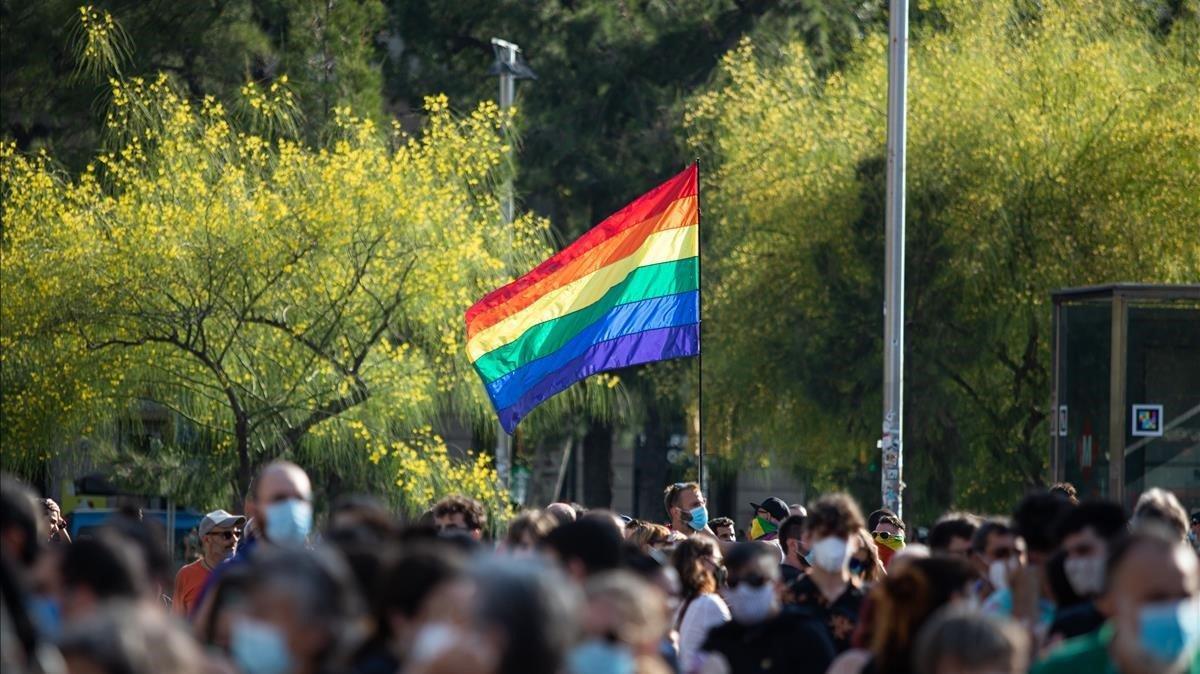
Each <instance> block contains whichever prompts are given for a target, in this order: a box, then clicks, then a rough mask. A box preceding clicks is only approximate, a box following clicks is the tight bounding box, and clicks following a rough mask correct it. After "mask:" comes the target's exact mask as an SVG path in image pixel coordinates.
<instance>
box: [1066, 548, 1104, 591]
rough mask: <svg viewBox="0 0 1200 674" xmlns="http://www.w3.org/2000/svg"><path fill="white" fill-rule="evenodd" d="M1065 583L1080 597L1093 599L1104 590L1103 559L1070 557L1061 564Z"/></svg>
mask: <svg viewBox="0 0 1200 674" xmlns="http://www.w3.org/2000/svg"><path fill="white" fill-rule="evenodd" d="M1063 571H1064V572H1066V574H1067V582H1069V583H1070V584H1071V589H1072V590H1075V594H1077V595H1079V596H1080V597H1094V596H1096V595H1098V594H1100V591H1101V590H1103V589H1104V558H1103V557H1099V556H1092V557H1071V558H1068V559H1067V561H1065V562H1063Z"/></svg>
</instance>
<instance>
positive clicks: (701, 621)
mask: <svg viewBox="0 0 1200 674" xmlns="http://www.w3.org/2000/svg"><path fill="white" fill-rule="evenodd" d="M686 606H687V613H684V614H683V620H677V621H676V623H677V624H678V625H679V669H680V671H682V672H684V674H690V673H691V672H694V671H695V670H696V667H697V665H698V661H697V658H696V656H697V655H698V654H699V653H700V647H701V646H703V645H704V640H705V639H707V638H708V631H709V630H711V629H712V628H714V627H716V626H718V625H723V624H725V623H727V622H729V620H730V616H729V607H728V606H726V605H725V600H724V599H721V595H719V594H716V593H715V592H714V593H710V594H702V595H700V596H699V597H696V598H695V599H693V600H692V601H691V603H688V604H686ZM680 608H681V610H682V607H680Z"/></svg>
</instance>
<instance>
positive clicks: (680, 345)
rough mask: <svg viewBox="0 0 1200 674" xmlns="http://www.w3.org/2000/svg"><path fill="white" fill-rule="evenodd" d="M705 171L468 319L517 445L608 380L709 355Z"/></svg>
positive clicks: (588, 237)
mask: <svg viewBox="0 0 1200 674" xmlns="http://www.w3.org/2000/svg"><path fill="white" fill-rule="evenodd" d="M697 176H698V169H697V166H696V165H695V164H693V165H692V166H689V167H688V168H687V169H686V170H684V171H683V172H682V173H680V174H679V175H677V176H675V177H674V178H671V179H670V180H668V181H667V182H665V183H663V184H661V185H659V186H658V187H656V188H654V189H653V190H650V191H649V192H647V193H646V194H644V195H642V196H641V197H638V199H637V200H636V201H634V202H633V203H631V204H629V205H628V206H626V207H625V208H622V209H621V210H619V211H617V212H616V213H614V214H613V215H611V216H609V217H608V218H607V219H606V220H605V221H604V222H601V223H600V224H599V225H596V226H595V227H594V228H592V229H591V231H589V232H588V233H586V234H584V235H583V236H582V237H580V238H579V239H578V240H576V241H575V242H574V243H572V244H571V245H569V246H567V247H566V248H564V249H563V250H561V251H559V252H558V253H557V254H556V255H554V256H553V257H551V258H550V259H548V260H546V261H545V262H543V263H541V264H540V265H538V266H537V267H536V268H535V269H534V270H533V271H531V272H529V273H528V274H526V275H524V276H522V277H521V278H519V279H517V280H515V281H513V282H512V283H509V284H508V285H506V286H504V287H502V288H499V289H497V290H494V291H492V292H491V293H489V294H488V295H487V296H486V297H484V298H483V299H481V300H479V302H477V303H476V304H475V305H474V306H472V307H471V308H470V309H468V310H467V315H466V318H467V355H468V357H469V358H470V359H471V363H472V364H474V366H475V371H476V372H478V373H479V376H480V377H481V378H483V382H484V384H485V385H486V386H487V392H488V396H489V397H491V399H492V405H493V406H495V408H496V414H498V415H499V417H500V424H501V425H502V426H503V427H504V430H505V431H507V432H508V433H510V434H511V433H512V432H513V430H514V429H516V427H517V424H518V423H519V422H520V421H521V419H522V418H524V417H525V415H527V414H529V412H530V411H531V410H533V408H534V407H537V406H538V405H539V404H541V403H542V402H543V401H544V400H546V399H547V398H549V397H551V396H553V395H554V394H556V393H558V392H560V391H562V390H564V389H566V388H567V387H568V386H570V385H571V384H574V383H575V382H577V381H579V380H581V379H584V378H586V377H589V376H591V375H593V374H596V373H598V372H604V371H606V370H615V369H618V368H622V367H628V366H630V365H638V364H640V363H649V362H653V361H656V360H666V359H668V358H680V357H683V356H694V355H696V354H698V353H700V238H699V236H700V232H699V230H700V210H699V207H698V203H697V201H698V194H699V192H698V187H697Z"/></svg>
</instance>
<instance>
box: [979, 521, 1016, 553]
mask: <svg viewBox="0 0 1200 674" xmlns="http://www.w3.org/2000/svg"><path fill="white" fill-rule="evenodd" d="M1011 533H1012V529H1010V528H1009V526H1008V522H1007V521H1006V520H1002V519H998V518H993V519H989V520H984V522H983V524H980V525H979V528H978V529H976V530H975V534H974V535H973V536H971V550H973V551H975V552H978V553H979V554H981V555H982V554H983V553H984V551H986V550H987V541H988V538H989V537H990V536H991V535H992V534H998V535H1000V536H1006V535H1008V534H1011Z"/></svg>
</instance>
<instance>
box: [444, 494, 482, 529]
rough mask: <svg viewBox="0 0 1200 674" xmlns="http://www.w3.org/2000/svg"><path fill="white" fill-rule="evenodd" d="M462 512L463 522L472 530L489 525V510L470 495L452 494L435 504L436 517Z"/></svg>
mask: <svg viewBox="0 0 1200 674" xmlns="http://www.w3.org/2000/svg"><path fill="white" fill-rule="evenodd" d="M460 514H461V515H462V516H463V523H464V524H466V525H467V528H468V529H470V530H472V531H477V530H479V529H483V528H484V527H486V526H487V511H486V510H484V509H483V504H482V503H480V502H479V501H476V500H475V499H473V498H471V497H469V496H463V495H462V494H451V495H449V496H447V497H445V498H443V499H442V500H440V501H438V502H437V503H435V504H434V506H433V516H434V517H446V516H449V515H460Z"/></svg>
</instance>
